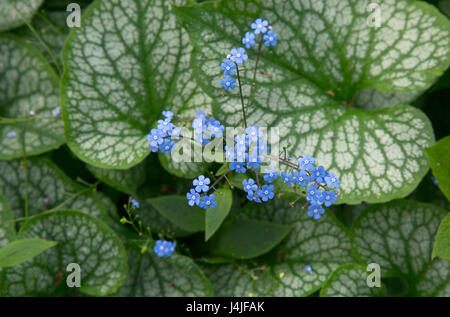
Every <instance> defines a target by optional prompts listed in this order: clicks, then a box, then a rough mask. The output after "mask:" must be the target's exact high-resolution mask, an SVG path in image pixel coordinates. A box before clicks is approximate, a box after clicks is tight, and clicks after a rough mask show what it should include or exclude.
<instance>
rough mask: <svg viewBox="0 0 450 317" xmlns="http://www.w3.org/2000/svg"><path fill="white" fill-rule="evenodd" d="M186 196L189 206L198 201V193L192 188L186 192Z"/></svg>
mask: <svg viewBox="0 0 450 317" xmlns="http://www.w3.org/2000/svg"><path fill="white" fill-rule="evenodd" d="M186 198H187V199H188V204H189V206H191V207H192V206H194V204H196V205H198V204H199V203H200V194H199V193H197V192H196V191H195V190H194V189H193V188H191V191H190V192H188V193H186Z"/></svg>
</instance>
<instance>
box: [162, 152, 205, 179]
mask: <svg viewBox="0 0 450 317" xmlns="http://www.w3.org/2000/svg"><path fill="white" fill-rule="evenodd" d="M158 157H159V161H160V162H161V165H162V167H164V169H165V170H166V171H167V172H169V173H170V174H173V175H175V176H178V177H182V178H191V179H192V178H195V177H197V176H199V175H201V174H203V173H204V172H205V170H206V168H207V166H208V165H207V164H205V163H202V162H199V163H197V162H175V161H174V160H173V159H172V158H171V156H170V154H167V153H158Z"/></svg>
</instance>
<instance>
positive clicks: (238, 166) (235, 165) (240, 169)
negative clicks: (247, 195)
mask: <svg viewBox="0 0 450 317" xmlns="http://www.w3.org/2000/svg"><path fill="white" fill-rule="evenodd" d="M230 170H232V171H236V172H237V173H245V172H246V171H247V169H246V168H245V164H244V163H242V162H232V163H231V164H230Z"/></svg>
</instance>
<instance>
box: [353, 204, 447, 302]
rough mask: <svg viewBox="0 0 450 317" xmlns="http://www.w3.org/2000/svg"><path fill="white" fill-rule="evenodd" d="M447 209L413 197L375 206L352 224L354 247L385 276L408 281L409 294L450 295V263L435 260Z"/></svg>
mask: <svg viewBox="0 0 450 317" xmlns="http://www.w3.org/2000/svg"><path fill="white" fill-rule="evenodd" d="M446 215H447V212H446V211H445V210H443V209H440V208H438V207H436V206H434V205H431V204H424V203H418V202H414V201H410V200H403V201H394V202H390V203H387V204H382V205H372V206H369V207H368V208H367V209H365V210H364V211H363V212H362V213H361V214H360V215H359V217H358V218H357V219H356V221H355V222H354V223H353V225H352V230H351V239H352V246H353V248H354V250H355V252H356V253H357V254H358V256H359V257H360V258H361V259H362V261H363V262H365V263H366V264H368V263H378V264H379V265H380V267H381V274H382V276H399V277H401V278H404V279H405V280H406V281H408V284H409V287H408V291H409V293H408V295H409V296H449V295H450V282H449V281H450V262H448V261H446V260H442V259H434V260H431V252H432V249H433V242H434V237H435V235H436V232H437V230H438V226H439V223H440V222H441V220H442V219H443V218H444V217H445V216H446Z"/></svg>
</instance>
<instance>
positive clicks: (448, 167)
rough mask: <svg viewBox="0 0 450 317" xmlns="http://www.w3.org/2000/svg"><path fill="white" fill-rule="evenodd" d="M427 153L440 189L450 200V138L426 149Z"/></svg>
mask: <svg viewBox="0 0 450 317" xmlns="http://www.w3.org/2000/svg"><path fill="white" fill-rule="evenodd" d="M425 153H426V155H427V157H428V160H429V161H430V165H431V170H432V171H433V175H434V176H435V177H436V179H437V181H438V184H439V188H440V189H441V190H442V192H443V193H444V195H445V197H447V199H448V200H450V160H449V157H450V136H447V137H445V138H443V139H442V140H439V141H438V142H436V144H435V145H433V146H432V147H429V148H427V149H425Z"/></svg>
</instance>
